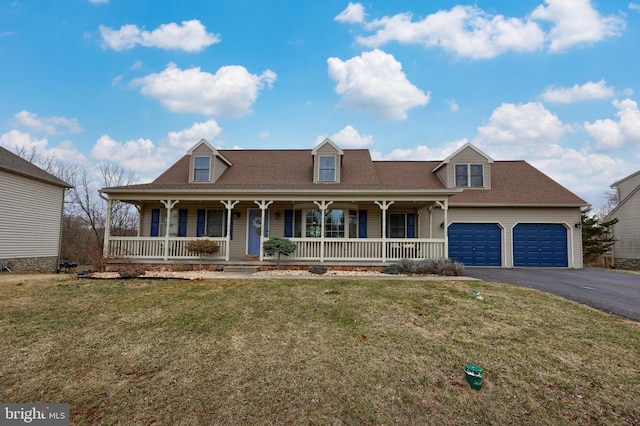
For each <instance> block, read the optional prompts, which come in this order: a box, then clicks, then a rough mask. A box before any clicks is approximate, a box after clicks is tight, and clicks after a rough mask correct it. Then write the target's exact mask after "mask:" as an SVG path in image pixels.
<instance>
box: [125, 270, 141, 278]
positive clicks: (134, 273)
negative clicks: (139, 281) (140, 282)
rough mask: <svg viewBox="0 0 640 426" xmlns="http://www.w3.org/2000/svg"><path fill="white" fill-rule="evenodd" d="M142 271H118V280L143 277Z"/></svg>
mask: <svg viewBox="0 0 640 426" xmlns="http://www.w3.org/2000/svg"><path fill="white" fill-rule="evenodd" d="M144 273H145V271H144V269H138V268H123V269H120V278H137V277H139V276H142V275H144Z"/></svg>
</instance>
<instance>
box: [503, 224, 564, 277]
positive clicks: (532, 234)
mask: <svg viewBox="0 0 640 426" xmlns="http://www.w3.org/2000/svg"><path fill="white" fill-rule="evenodd" d="M568 265H569V256H568V245H567V228H565V227H564V225H562V224H559V223H520V224H518V225H516V226H515V227H514V228H513V266H546V267H553V266H555V267H567V266H568Z"/></svg>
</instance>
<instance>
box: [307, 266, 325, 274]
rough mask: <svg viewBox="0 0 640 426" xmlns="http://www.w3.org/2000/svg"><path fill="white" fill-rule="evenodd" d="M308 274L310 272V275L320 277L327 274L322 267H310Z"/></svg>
mask: <svg viewBox="0 0 640 426" xmlns="http://www.w3.org/2000/svg"><path fill="white" fill-rule="evenodd" d="M309 272H311V273H312V274H318V275H322V274H326V273H327V268H325V267H324V266H312V267H311V268H309Z"/></svg>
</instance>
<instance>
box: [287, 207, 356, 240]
mask: <svg viewBox="0 0 640 426" xmlns="http://www.w3.org/2000/svg"><path fill="white" fill-rule="evenodd" d="M303 212H304V215H303ZM303 216H304V217H303ZM303 219H304V222H303ZM347 220H348V224H347ZM292 228H293V236H294V237H298V238H299V237H301V236H302V229H304V236H305V237H308V238H320V236H321V235H322V211H321V210H318V209H309V210H295V211H294V214H293V226H292ZM324 236H325V237H326V238H357V237H358V211H357V210H340V209H331V210H325V212H324Z"/></svg>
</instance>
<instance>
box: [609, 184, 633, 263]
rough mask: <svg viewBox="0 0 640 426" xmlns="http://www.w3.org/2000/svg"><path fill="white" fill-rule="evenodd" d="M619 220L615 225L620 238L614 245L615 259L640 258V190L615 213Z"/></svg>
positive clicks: (615, 234)
mask: <svg viewBox="0 0 640 426" xmlns="http://www.w3.org/2000/svg"><path fill="white" fill-rule="evenodd" d="M613 216H614V217H615V218H618V220H619V222H618V223H616V224H615V225H614V226H613V235H614V237H615V238H616V239H617V240H618V241H616V243H615V245H614V246H613V257H614V264H615V259H616V258H619V259H640V191H638V192H636V193H635V194H634V196H632V197H631V198H629V199H628V200H627V201H626V202H625V203H624V204H623V205H621V206H620V208H619V209H618V210H617V211H616V212H615V213H614V215H613Z"/></svg>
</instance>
